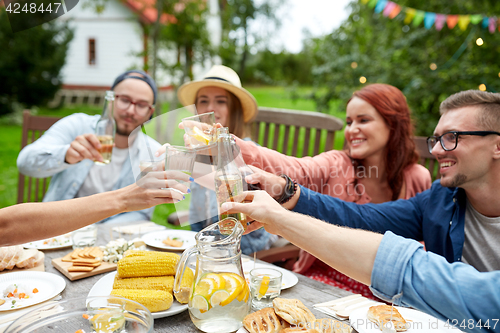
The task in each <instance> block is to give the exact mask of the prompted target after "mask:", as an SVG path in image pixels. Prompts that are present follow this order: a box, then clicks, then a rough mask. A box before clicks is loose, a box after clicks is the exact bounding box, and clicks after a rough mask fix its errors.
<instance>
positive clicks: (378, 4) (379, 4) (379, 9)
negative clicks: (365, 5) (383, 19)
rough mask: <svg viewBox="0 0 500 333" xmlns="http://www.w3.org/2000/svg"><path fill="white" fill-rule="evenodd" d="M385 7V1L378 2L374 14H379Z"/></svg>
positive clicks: (379, 0)
mask: <svg viewBox="0 0 500 333" xmlns="http://www.w3.org/2000/svg"><path fill="white" fill-rule="evenodd" d="M386 5H387V0H378V2H377V5H376V6H375V13H377V14H378V13H381V12H382V11H383V10H384V8H385V6H386Z"/></svg>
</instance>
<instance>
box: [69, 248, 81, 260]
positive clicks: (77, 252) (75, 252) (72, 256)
mask: <svg viewBox="0 0 500 333" xmlns="http://www.w3.org/2000/svg"><path fill="white" fill-rule="evenodd" d="M81 252H82V249H75V250H74V251H73V252H72V253H71V258H73V259H78V258H79V256H78V255H79V254H80V253H81Z"/></svg>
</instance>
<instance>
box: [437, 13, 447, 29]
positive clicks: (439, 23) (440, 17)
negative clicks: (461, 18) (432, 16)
mask: <svg viewBox="0 0 500 333" xmlns="http://www.w3.org/2000/svg"><path fill="white" fill-rule="evenodd" d="M444 22H446V15H444V14H437V15H436V30H437V31H441V29H443V27H444Z"/></svg>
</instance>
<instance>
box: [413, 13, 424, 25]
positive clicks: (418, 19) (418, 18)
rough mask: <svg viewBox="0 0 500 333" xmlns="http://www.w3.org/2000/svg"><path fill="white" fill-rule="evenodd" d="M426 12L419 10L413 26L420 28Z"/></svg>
mask: <svg viewBox="0 0 500 333" xmlns="http://www.w3.org/2000/svg"><path fill="white" fill-rule="evenodd" d="M424 16H425V12H423V11H421V10H417V13H416V14H415V18H414V19H413V26H414V27H418V26H419V25H420V23H422V21H423V20H424Z"/></svg>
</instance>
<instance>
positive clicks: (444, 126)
mask: <svg viewBox="0 0 500 333" xmlns="http://www.w3.org/2000/svg"><path fill="white" fill-rule="evenodd" d="M440 110H441V114H442V116H441V118H440V120H439V123H438V125H437V127H436V129H435V131H434V136H432V137H430V138H429V139H428V145H429V149H430V151H431V153H432V154H433V155H434V156H435V157H436V158H437V160H438V163H439V171H440V174H441V179H440V180H437V181H435V182H434V183H433V185H432V187H431V189H429V190H427V191H424V192H422V193H420V194H417V195H416V196H415V197H414V198H411V199H408V200H397V201H391V202H386V203H382V204H364V205H357V204H355V203H349V202H344V201H342V200H339V199H336V198H332V197H330V196H327V195H321V194H319V193H316V192H314V191H311V190H309V189H307V188H305V187H302V186H299V187H298V190H297V192H296V194H295V195H294V196H293V197H292V198H291V199H290V200H289V201H288V202H287V203H286V204H285V205H284V206H285V207H286V208H288V209H293V210H294V211H295V212H298V213H302V214H306V215H310V216H313V217H316V218H318V219H320V220H324V221H328V222H329V223H332V224H338V225H345V226H349V227H354V228H361V229H368V230H372V231H377V232H386V231H392V232H394V233H396V234H398V235H401V236H404V237H407V238H412V239H415V240H418V241H425V246H426V249H427V250H428V251H432V252H434V253H437V254H440V255H442V256H444V257H445V258H446V259H447V260H448V262H456V261H464V262H466V263H468V264H471V265H472V266H474V267H475V268H476V269H477V270H479V271H482V272H484V271H492V270H500V242H499V241H498V240H499V239H500V131H499V130H500V94H498V93H488V92H482V91H476V90H469V91H463V92H460V93H457V94H454V95H452V96H450V97H448V98H447V99H446V100H445V101H443V103H442V104H441V107H440ZM387 167H388V168H389V167H390V166H387Z"/></svg>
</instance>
